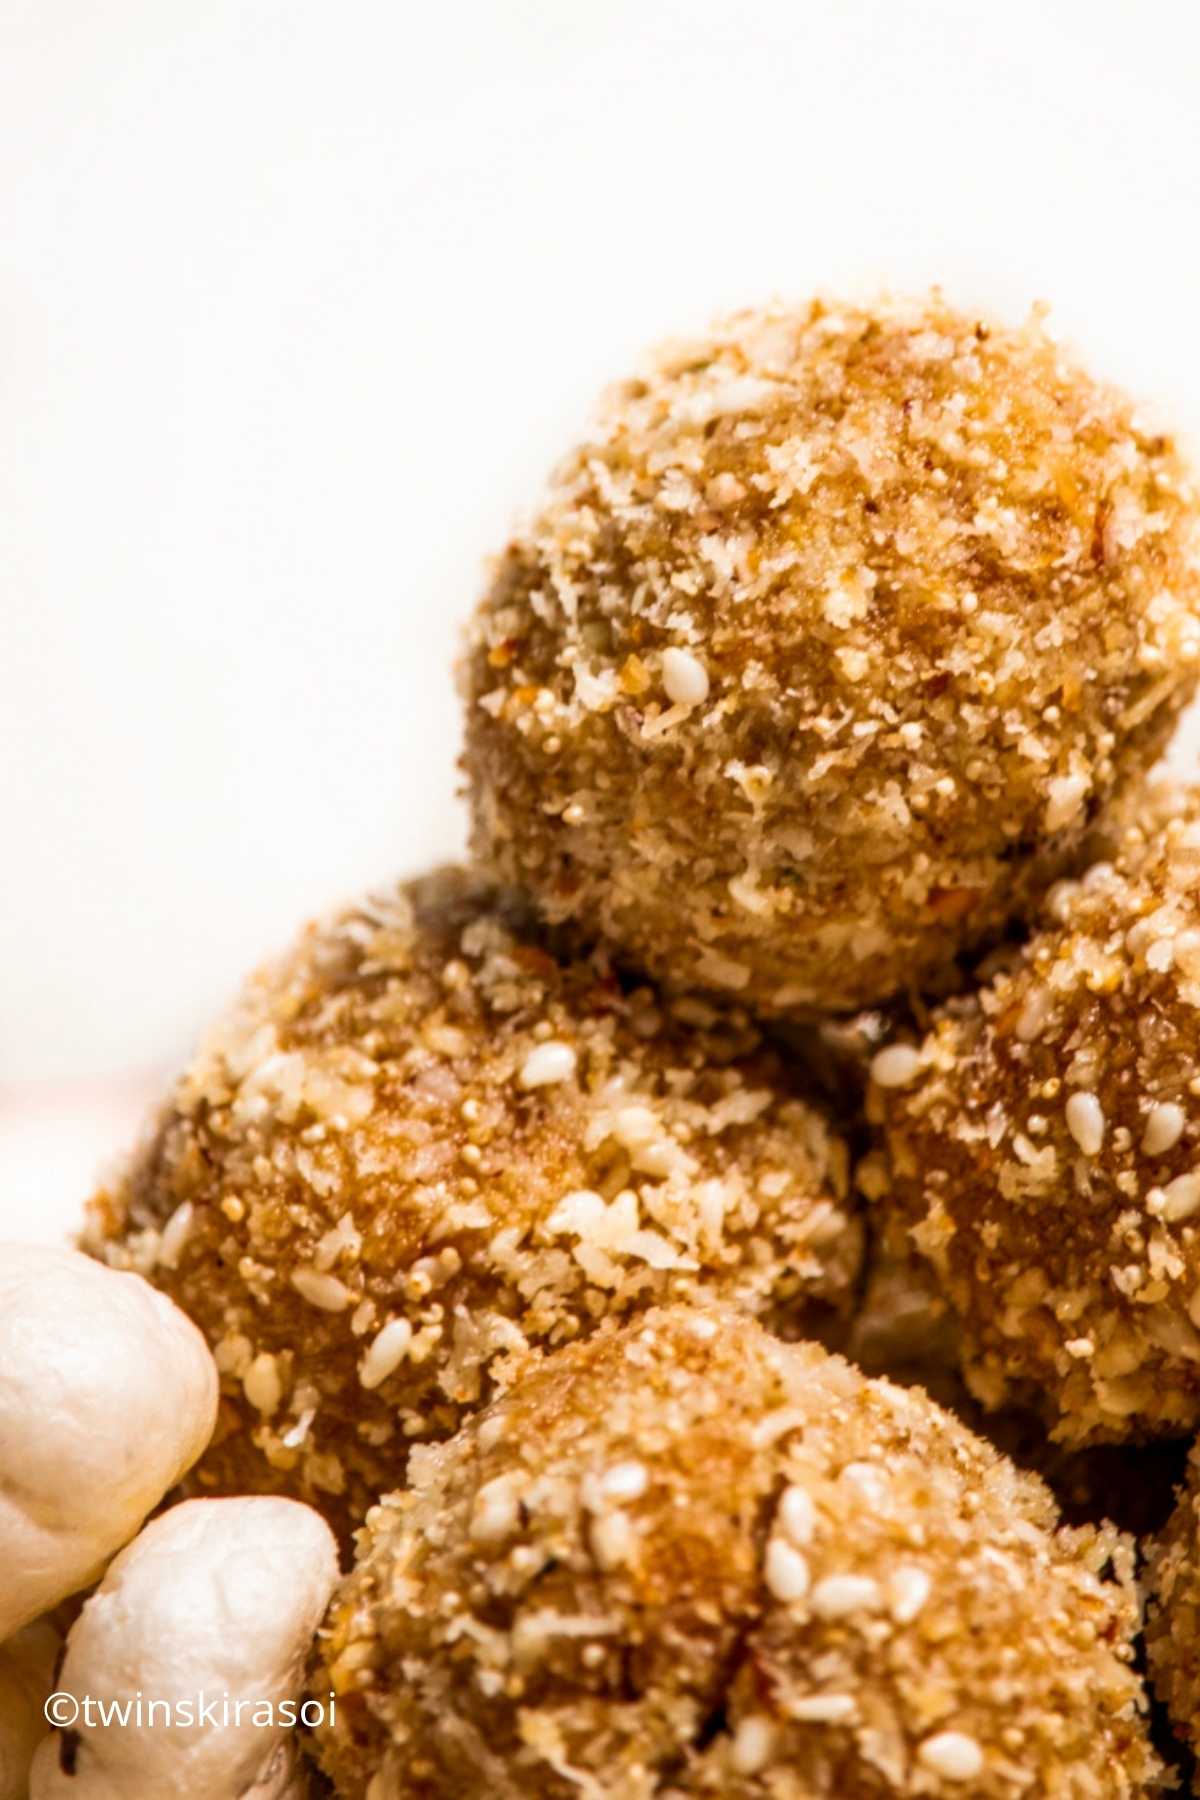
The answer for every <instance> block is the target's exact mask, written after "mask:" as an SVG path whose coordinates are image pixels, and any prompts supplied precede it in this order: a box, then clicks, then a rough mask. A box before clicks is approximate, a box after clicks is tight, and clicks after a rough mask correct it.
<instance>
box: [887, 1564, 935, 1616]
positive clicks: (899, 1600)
mask: <svg viewBox="0 0 1200 1800" xmlns="http://www.w3.org/2000/svg"><path fill="white" fill-rule="evenodd" d="M932 1585H933V1584H932V1582H931V1581H930V1579H929V1577H928V1575H927V1574H926V1573H925V1571H924V1569H916V1568H914V1567H913V1566H912V1564H911V1563H906V1564H905V1565H904V1567H903V1568H900V1569H896V1570H894V1571H893V1573H892V1575H891V1576H890V1577H889V1579H888V1602H889V1610H890V1612H891V1615H892V1617H893V1619H895V1621H896V1623H897V1625H911V1624H912V1622H913V1620H914V1619H915V1618H916V1616H917V1614H918V1613H919V1612H920V1610H921V1608H922V1607H923V1606H924V1604H925V1602H926V1601H927V1600H928V1598H929V1590H930V1588H931V1587H932Z"/></svg>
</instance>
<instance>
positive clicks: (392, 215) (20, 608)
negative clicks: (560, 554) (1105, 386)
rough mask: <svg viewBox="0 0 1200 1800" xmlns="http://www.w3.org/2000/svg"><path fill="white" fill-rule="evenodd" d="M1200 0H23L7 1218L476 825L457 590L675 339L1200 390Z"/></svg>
mask: <svg viewBox="0 0 1200 1800" xmlns="http://www.w3.org/2000/svg"><path fill="white" fill-rule="evenodd" d="M1198 92H1200V8H1196V7H1195V6H1193V5H1191V4H1180V5H1178V6H1174V5H1169V4H1166V3H1161V4H1153V3H1152V4H1141V5H1135V4H1133V3H1132V0H1130V3H1128V4H1125V3H1120V4H1103V3H1098V0H1086V3H1080V4H1069V3H1059V4H1055V3H1054V0H1040V3H1039V4H1031V3H1029V0H1004V3H1003V4H996V5H992V6H986V7H985V6H975V5H970V4H964V3H963V0H944V3H941V0H925V3H923V4H922V3H913V0H907V3H906V0H849V3H843V4H838V5H834V4H830V5H807V6H806V5H804V4H801V3H800V0H780V3H779V4H766V3H761V0H760V3H759V4H754V3H753V0H750V3H748V4H747V3H745V0H742V3H740V4H734V0H724V3H722V4H712V3H709V0H686V3H685V0H678V3H671V0H540V3H534V0H500V3H495V4H484V3H482V0H478V3H471V0H459V3H458V4H447V3H446V0H440V3H438V0H434V3H433V4H428V3H426V0H422V3H421V4H415V5H414V4H405V3H404V0H321V3H316V0H279V3H274V0H108V3H105V4H102V3H99V0H96V3H93V0H28V3H22V0H0V1218H2V1217H3V1216H4V1213H5V1211H6V1210H7V1212H8V1214H9V1216H10V1218H11V1219H12V1220H13V1221H15V1222H16V1223H17V1226H18V1228H19V1229H21V1230H22V1231H26V1232H30V1233H34V1234H43V1235H45V1234H47V1233H50V1232H52V1231H53V1230H56V1229H59V1228H61V1223H62V1221H63V1220H65V1219H66V1218H67V1217H68V1216H69V1215H70V1214H71V1213H72V1212H73V1210H74V1208H75V1205H76V1204H77V1200H78V1196H79V1193H80V1191H81V1189H82V1188H83V1187H84V1186H85V1185H86V1182H87V1180H88V1179H89V1178H90V1174H91V1170H92V1165H93V1163H94V1161H95V1159H96V1158H97V1156H98V1155H99V1154H100V1153H101V1151H102V1150H104V1149H107V1148H110V1147H111V1148H116V1147H117V1146H118V1145H119V1143H120V1141H121V1139H122V1138H123V1137H124V1136H125V1135H126V1134H127V1132H128V1130H129V1128H130V1125H131V1122H132V1120H133V1118H134V1117H135V1114H136V1111H137V1110H138V1108H139V1107H140V1106H141V1104H142V1099H143V1094H144V1091H145V1089H146V1087H147V1086H148V1085H149V1084H150V1083H152V1082H153V1081H154V1080H156V1079H157V1078H158V1076H157V1072H158V1071H159V1069H160V1068H162V1067H169V1066H170V1064H171V1062H172V1061H173V1060H175V1059H176V1058H178V1057H179V1056H180V1055H181V1054H183V1053H184V1052H185V1051H186V1047H187V1045H188V1043H189V1041H190V1040H191V1038H192V1037H193V1035H194V1033H195V1031H196V1029H197V1028H198V1026H199V1025H200V1024H201V1023H202V1022H203V1021H204V1019H205V1018H206V1016H207V1015H208V1014H209V1013H211V1012H212V1011H213V1010H214V1008H215V1007H216V1006H217V1005H219V1004H220V1003H221V1002H222V1001H223V999H224V997H225V995H226V994H227V992H228V990H229V989H230V987H231V985H232V984H233V982H234V981H235V980H236V978H237V976H238V975H239V973H240V972H241V971H242V969H243V968H244V967H245V966H246V965H248V964H249V963H251V962H252V961H254V960H255V959H257V958H258V957H259V956H260V955H261V954H263V953H264V952H266V951H268V950H270V949H271V948H272V947H273V946H275V945H277V944H279V943H281V942H282V941H284V940H285V939H286V938H287V937H288V936H290V934H291V933H292V931H293V929H294V928H295V926H296V925H297V924H298V923H299V921H300V920H301V919H302V918H303V917H304V916H306V915H307V914H309V913H310V912H311V911H312V910H313V909H315V908H319V907H322V906H324V905H326V904H328V903H330V902H331V901H333V900H335V899H337V898H339V897H341V896H342V895H344V894H347V893H350V892H353V891H354V890H355V889H356V888H357V887H359V886H360V885H363V884H366V883H368V882H370V881H372V880H375V879H382V878H385V877H387V876H389V875H391V874H393V873H396V872H399V871H403V870H411V869H415V868H417V867H419V866H421V865H422V864H427V863H429V862H431V861H432V860H434V859H435V858H438V857H441V856H444V855H446V854H452V853H453V852H454V851H455V850H456V849H457V847H458V845H459V843H460V841H461V835H462V825H461V818H460V815H459V812H458V810H457V806H456V802H455V800H454V787H455V776H454V767H453V764H454V755H455V749H456V739H457V718H456V705H455V701H454V697H453V693H452V690H451V686H450V681H449V676H448V673H447V667H448V664H449V662H450V659H451V656H452V651H453V644H454V639H455V631H456V625H457V622H458V620H459V619H460V618H461V616H462V614H463V613H464V612H465V610H466V609H467V608H468V607H469V605H470V603H471V600H472V597H473V594H474V592H475V591H476V588H477V586H478V583H479V579H480V566H481V559H482V558H483V556H484V555H485V554H486V553H487V551H488V550H489V548H493V547H497V546H498V545H499V543H500V542H501V540H502V537H503V533H504V531H505V528H506V525H507V523H508V521H509V520H510V518H511V516H512V514H513V512H514V511H515V510H516V509H517V508H519V507H520V506H521V505H523V504H525V503H527V502H528V501H529V500H530V498H531V497H532V496H533V494H534V493H535V492H536V485H537V481H538V478H539V476H540V474H541V472H542V471H543V469H544V468H545V466H546V465H547V464H548V463H549V461H550V460H552V458H553V457H554V456H555V455H556V454H557V452H558V451H559V450H560V449H561V448H562V447H563V445H564V444H565V442H566V441H567V439H568V437H569V435H570V433H571V431H572V430H573V428H574V426H575V423H576V422H577V421H578V420H579V419H580V417H581V416H582V415H583V414H584V413H585V411H586V408H587V405H588V403H589V401H590V398H591V396H592V394H593V391H594V390H595V389H596V388H597V387H598V386H599V385H600V384H601V383H602V382H603V381H605V380H607V379H608V378H609V377H611V376H612V375H614V374H618V373H620V372H622V371H623V370H624V369H625V367H626V366H627V365H628V363H629V361H630V359H631V357H632V356H633V355H634V354H635V353H636V351H637V349H638V348H639V346H640V345H641V344H643V343H644V342H645V341H647V340H652V339H653V338H655V337H656V336H659V335H662V334H667V333H674V332H676V331H680V330H687V329H689V328H691V327H694V326H698V325H700V324H702V323H703V322H704V320H705V319H706V317H707V316H708V315H709V314H710V313H711V312H713V311H714V310H716V309H719V308H721V307H724V306H726V305H730V304H737V303H739V302H743V301H747V300H754V299H755V298H759V297H763V296H765V295H768V294H770V293H772V292H782V293H785V294H793V295H804V294H806V293H808V292H809V291H810V290H812V289H814V288H820V287H826V288H834V289H837V288H839V287H842V288H844V287H846V286H853V287H855V288H861V287H863V286H867V287H870V286H873V285H876V284H878V283H879V282H889V283H891V284H892V285H894V286H898V287H905V286H910V285H913V284H925V283H927V282H929V281H930V280H934V279H940V280H941V281H942V282H943V283H944V284H945V285H946V286H947V287H948V289H949V291H950V294H951V296H952V297H953V298H956V299H958V300H961V301H963V302H964V303H970V304H982V305H986V306H988V307H990V308H993V309H998V310H1000V311H1002V312H1004V313H1007V314H1009V315H1014V314H1019V313H1020V312H1022V311H1023V310H1024V309H1025V307H1026V306H1027V305H1028V303H1029V302H1030V301H1031V300H1033V299H1034V298H1036V297H1045V298H1047V299H1049V300H1051V301H1052V302H1053V304H1054V318H1055V320H1056V321H1057V324H1058V327H1059V328H1060V329H1061V330H1062V331H1063V332H1064V333H1065V334H1067V335H1069V336H1070V337H1072V338H1073V339H1075V340H1076V342H1077V343H1079V344H1081V346H1082V347H1083V348H1084V349H1085V351H1086V353H1087V354H1088V356H1089V357H1090V358H1091V360H1092V361H1093V363H1095V364H1096V365H1098V366H1099V367H1101V368H1104V369H1106V370H1108V371H1109V372H1111V373H1112V374H1114V375H1116V376H1117V377H1119V378H1120V379H1123V380H1125V381H1126V382H1128V383H1131V384H1132V385H1133V386H1134V387H1136V388H1137V389H1139V390H1140V391H1142V392H1143V393H1145V394H1146V395H1147V396H1149V397H1150V398H1151V399H1152V400H1154V401H1157V402H1158V403H1159V406H1160V410H1162V411H1163V412H1165V414H1166V415H1167V416H1168V417H1169V418H1171V419H1173V420H1174V421H1176V422H1178V423H1181V424H1183V425H1184V426H1186V427H1190V428H1191V429H1192V430H1195V428H1196V426H1197V424H1198V423H1200V335H1198V333H1200V105H1198V102H1197V94H1198Z"/></svg>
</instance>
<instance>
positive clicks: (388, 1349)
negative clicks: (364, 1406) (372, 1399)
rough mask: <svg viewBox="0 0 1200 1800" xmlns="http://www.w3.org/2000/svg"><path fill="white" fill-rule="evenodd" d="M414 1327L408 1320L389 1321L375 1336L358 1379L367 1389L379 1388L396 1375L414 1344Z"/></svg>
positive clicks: (360, 1367) (361, 1366)
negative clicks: (391, 1376)
mask: <svg viewBox="0 0 1200 1800" xmlns="http://www.w3.org/2000/svg"><path fill="white" fill-rule="evenodd" d="M412 1334H413V1330H412V1326H411V1324H410V1323H409V1321H408V1320H407V1319H389V1320H388V1322H387V1324H386V1325H384V1326H383V1327H382V1329H381V1330H380V1331H378V1332H377V1333H376V1334H375V1337H374V1340H373V1341H372V1343H371V1347H370V1349H369V1350H368V1351H367V1354H366V1355H365V1356H364V1357H363V1359H362V1362H361V1363H360V1364H359V1366H358V1379H359V1380H360V1381H361V1382H362V1385H363V1386H364V1387H365V1388H377V1387H378V1386H379V1385H380V1383H381V1382H384V1381H386V1380H387V1378H388V1376H389V1375H391V1374H394V1372H395V1371H396V1369H398V1368H399V1366H400V1364H401V1362H402V1361H403V1360H404V1356H405V1353H406V1351H407V1350H408V1346H409V1345H410V1344H411V1343H412Z"/></svg>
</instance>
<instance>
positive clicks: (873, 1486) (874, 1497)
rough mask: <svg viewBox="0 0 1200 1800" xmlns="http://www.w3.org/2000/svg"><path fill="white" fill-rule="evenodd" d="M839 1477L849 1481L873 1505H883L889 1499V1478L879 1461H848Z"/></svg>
mask: <svg viewBox="0 0 1200 1800" xmlns="http://www.w3.org/2000/svg"><path fill="white" fill-rule="evenodd" d="M839 1479H840V1480H841V1481H848V1482H849V1483H850V1486H851V1487H852V1488H856V1489H857V1491H858V1492H859V1494H861V1496H862V1498H863V1499H864V1500H865V1501H867V1503H868V1504H869V1505H871V1506H881V1505H882V1504H883V1502H884V1501H885V1500H886V1499H887V1494H888V1479H887V1476H886V1475H885V1474H884V1472H883V1470H882V1469H881V1468H880V1467H879V1464H878V1463H872V1462H852V1463H847V1464H846V1466H845V1468H844V1469H843V1470H842V1472H841V1475H840V1477H839Z"/></svg>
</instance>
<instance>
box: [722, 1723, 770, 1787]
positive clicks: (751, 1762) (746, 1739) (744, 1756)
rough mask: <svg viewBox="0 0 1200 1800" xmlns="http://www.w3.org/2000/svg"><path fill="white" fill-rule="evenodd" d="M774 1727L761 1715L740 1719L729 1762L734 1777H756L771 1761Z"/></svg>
mask: <svg viewBox="0 0 1200 1800" xmlns="http://www.w3.org/2000/svg"><path fill="white" fill-rule="evenodd" d="M774 1742H775V1727H774V1725H773V1724H772V1723H771V1721H770V1719H765V1718H763V1716H762V1714H761V1713H751V1714H750V1715H749V1716H748V1717H747V1718H745V1719H742V1720H741V1722H740V1723H739V1725H738V1728H737V1730H736V1731H735V1732H734V1734H733V1744H732V1746H731V1748H730V1752H729V1760H730V1763H731V1764H732V1766H733V1772H734V1774H735V1775H757V1774H758V1773H759V1771H760V1770H761V1769H765V1768H766V1766H767V1764H768V1763H769V1762H770V1760H771V1750H772V1746H773V1745H774Z"/></svg>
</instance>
